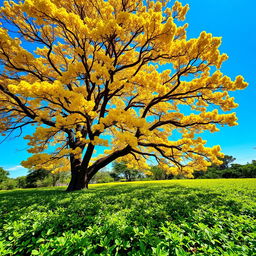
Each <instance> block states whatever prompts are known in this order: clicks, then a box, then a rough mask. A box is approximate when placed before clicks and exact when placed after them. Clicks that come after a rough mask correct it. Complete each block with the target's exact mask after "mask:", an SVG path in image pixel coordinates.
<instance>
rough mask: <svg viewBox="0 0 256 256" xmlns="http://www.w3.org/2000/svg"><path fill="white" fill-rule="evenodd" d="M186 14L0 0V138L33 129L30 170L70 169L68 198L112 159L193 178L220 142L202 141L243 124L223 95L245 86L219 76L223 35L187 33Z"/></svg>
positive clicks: (173, 9) (89, 3)
mask: <svg viewBox="0 0 256 256" xmlns="http://www.w3.org/2000/svg"><path fill="white" fill-rule="evenodd" d="M187 11H188V5H185V6H183V5H182V4H181V3H180V2H178V1H176V2H175V3H172V4H170V3H168V1H167V0H162V1H157V0H155V1H142V0H108V1H106V0H70V1H66V0H22V1H4V4H3V7H2V8H1V9H0V21H1V26H0V61H1V62H0V65H1V74H0V102H1V105H0V118H1V119H0V132H1V133H2V135H4V134H8V133H9V132H12V131H13V130H15V129H20V130H22V128H23V127H24V126H27V125H33V126H34V127H35V132H34V133H33V134H31V135H29V136H26V137H25V139H27V140H28V145H30V146H31V147H30V149H29V150H28V151H29V152H30V153H32V154H33V155H32V156H31V157H30V158H29V159H28V160H26V161H24V162H23V163H22V164H23V166H25V167H27V168H31V169H38V168H41V167H43V168H46V169H53V168H54V169H55V171H56V172H58V171H64V170H71V173H72V178H71V182H70V184H69V186H68V191H72V190H79V189H82V188H85V187H87V186H88V182H89V181H90V179H91V178H92V177H93V176H94V175H95V174H96V173H97V171H98V170H99V169H101V168H103V167H104V166H106V165H108V164H109V163H111V162H112V161H114V160H117V161H125V162H127V163H128V167H129V168H136V169H141V170H144V171H148V164H149V162H150V161H155V162H157V163H158V165H159V166H160V167H161V168H163V169H164V170H165V171H166V172H167V173H172V174H183V175H185V176H188V177H192V173H193V170H195V169H196V170H205V169H206V168H207V166H209V165H210V162H213V163H218V161H219V160H218V157H220V156H222V154H221V153H220V147H219V146H215V147H213V148H209V147H206V146H205V144H206V141H205V140H203V139H202V138H201V137H200V136H199V135H198V134H200V133H202V132H204V131H211V132H216V131H218V127H219V126H223V125H229V126H233V125H236V124H237V123H236V120H237V118H236V116H235V113H227V114H224V111H230V110H231V109H233V108H235V107H237V104H236V103H234V99H233V97H230V96H229V94H228V91H234V90H238V89H243V88H245V87H246V86H247V83H245V82H244V81H243V77H241V76H237V77H236V79H235V81H232V80H231V79H230V78H229V77H228V76H225V75H224V74H222V73H221V71H220V67H221V64H222V62H223V61H225V60H226V59H227V55H225V54H220V52H219V50H218V48H219V46H220V44H221V38H218V37H213V36H212V35H211V34H208V33H206V32H202V33H201V34H200V35H199V37H198V38H192V39H187V38H186V28H187V26H188V25H187V24H185V23H183V21H184V19H185V15H186V12H187ZM213 107H214V110H212V109H213ZM177 134H180V135H179V136H178V135H177ZM100 146H103V147H105V151H104V154H102V155H100V154H98V153H97V152H96V149H97V148H98V147H100Z"/></svg>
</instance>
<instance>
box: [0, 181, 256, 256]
mask: <svg viewBox="0 0 256 256" xmlns="http://www.w3.org/2000/svg"><path fill="white" fill-rule="evenodd" d="M255 192H256V179H228V180H171V181H159V182H153V181H151V182H132V183H122V184H120V183H118V184H105V185H91V186H90V189H89V190H86V191H78V192H72V193H66V192H64V188H58V189H56V188H50V189H49V188H48V189H26V190H25V189H24V190H14V191H2V192H0V218H1V219H0V255H1V256H4V255H22V256H25V255H31V254H32V255H45V256H50V255H54V256H57V255H60V256H64V255H72V256H77V255H89V256H91V255H139V256H141V255H161V256H164V255H166V256H167V255H180V256H181V255H224V256H225V255H234V256H238V255H243V256H244V255H248V256H253V255H256V250H255V248H256V244H255V241H256V221H255V215H256V200H255V198H256V197H255Z"/></svg>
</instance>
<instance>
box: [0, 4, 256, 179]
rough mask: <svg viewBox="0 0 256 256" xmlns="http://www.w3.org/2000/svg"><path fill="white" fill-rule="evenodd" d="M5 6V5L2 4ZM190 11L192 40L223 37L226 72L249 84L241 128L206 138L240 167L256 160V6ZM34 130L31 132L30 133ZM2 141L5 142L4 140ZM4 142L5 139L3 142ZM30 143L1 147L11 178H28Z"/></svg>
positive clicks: (193, 7)
mask: <svg viewBox="0 0 256 256" xmlns="http://www.w3.org/2000/svg"><path fill="white" fill-rule="evenodd" d="M0 2H1V3H2V2H3V1H1V0H0ZM181 2H182V3H183V4H186V3H188V4H189V5H190V10H189V12H188V14H187V19H186V22H188V23H189V28H188V37H189V38H192V37H198V35H199V34H200V32H201V31H203V30H205V31H206V32H209V33H212V34H213V35H214V36H221V37H222V46H221V48H220V49H221V51H222V52H223V53H227V54H228V56H229V59H228V61H226V62H225V63H224V64H223V66H222V69H221V70H222V72H223V73H224V74H226V75H228V76H230V77H231V78H232V79H234V78H235V77H236V76H237V75H240V74H241V75H243V76H244V78H245V80H246V81H247V82H248V83H249V86H248V88H246V89H245V90H243V91H237V92H234V93H232V95H233V96H234V97H235V99H236V102H237V103H238V104H239V107H238V108H237V109H235V111H236V113H237V116H238V123H239V125H238V126H235V127H223V128H221V130H220V132H218V133H213V134H205V135H203V138H205V139H207V140H208V144H207V145H209V146H213V145H220V146H221V148H222V152H223V153H225V154H228V155H232V156H234V157H235V158H236V159H237V160H236V162H237V163H241V164H244V163H247V162H250V161H251V160H253V159H255V160H256V133H255V126H256V113H255V112H256V90H255V88H256V87H255V85H256V70H255V60H256V56H255V55H256V54H255V46H256V43H255V42H256V33H255V28H256V19H255V10H256V2H255V1H253V0H243V1H241V0H232V1H231V0H205V1H202V0H182V1H181ZM29 132H30V130H29V129H27V130H26V131H25V134H26V133H29ZM0 139H1V138H0ZM2 139H3V138H2ZM26 149H27V145H26V141H24V140H23V139H22V137H20V138H16V139H8V140H6V141H5V142H3V143H2V144H0V155H1V159H0V166H1V167H4V168H5V169H6V170H8V171H9V172H10V177H17V176H22V175H25V174H26V169H24V168H23V167H21V165H20V162H21V161H22V160H25V159H26V158H27V157H28V153H27V152H26Z"/></svg>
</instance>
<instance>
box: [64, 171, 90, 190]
mask: <svg viewBox="0 0 256 256" xmlns="http://www.w3.org/2000/svg"><path fill="white" fill-rule="evenodd" d="M86 173H87V172H86V170H84V171H82V170H79V169H73V170H71V180H70V182H69V185H68V187H67V190H66V191H68V192H71V191H75V190H81V189H84V188H88V184H89V182H90V179H89V177H88V175H87V174H86Z"/></svg>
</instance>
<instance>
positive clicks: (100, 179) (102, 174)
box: [91, 171, 114, 183]
mask: <svg viewBox="0 0 256 256" xmlns="http://www.w3.org/2000/svg"><path fill="white" fill-rule="evenodd" d="M112 181H114V178H112V177H111V176H110V174H109V172H106V171H99V172H97V173H96V174H95V175H94V177H93V178H92V180H91V182H92V183H108V182H112Z"/></svg>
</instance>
